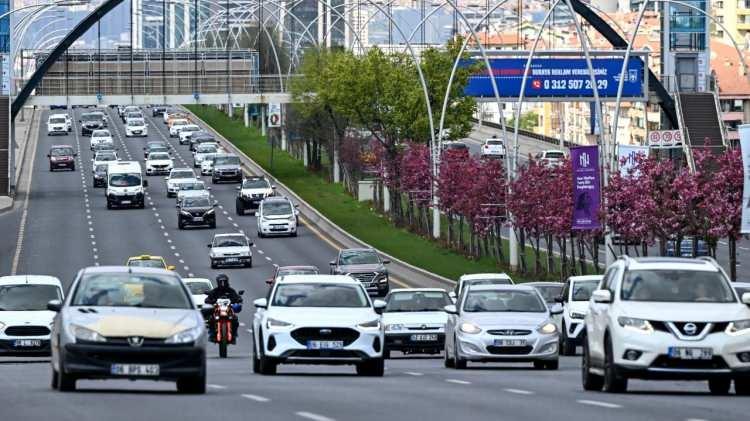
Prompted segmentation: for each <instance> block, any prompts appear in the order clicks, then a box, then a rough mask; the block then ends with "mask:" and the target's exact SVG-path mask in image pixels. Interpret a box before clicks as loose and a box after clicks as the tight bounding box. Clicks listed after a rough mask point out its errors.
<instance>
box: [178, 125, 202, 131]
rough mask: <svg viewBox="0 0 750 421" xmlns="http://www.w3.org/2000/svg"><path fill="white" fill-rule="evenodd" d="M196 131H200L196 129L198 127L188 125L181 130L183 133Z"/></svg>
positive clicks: (198, 128)
mask: <svg viewBox="0 0 750 421" xmlns="http://www.w3.org/2000/svg"><path fill="white" fill-rule="evenodd" d="M198 130H200V127H198V126H190V125H188V126H185V127H183V128H182V131H183V132H197V131H198Z"/></svg>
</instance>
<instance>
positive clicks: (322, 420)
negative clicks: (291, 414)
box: [295, 411, 335, 421]
mask: <svg viewBox="0 0 750 421" xmlns="http://www.w3.org/2000/svg"><path fill="white" fill-rule="evenodd" d="M295 415H297V416H298V417H302V418H307V419H308V420H313V421H335V420H334V419H333V418H328V417H326V416H325V415H319V414H314V413H312V412H305V411H297V412H295Z"/></svg>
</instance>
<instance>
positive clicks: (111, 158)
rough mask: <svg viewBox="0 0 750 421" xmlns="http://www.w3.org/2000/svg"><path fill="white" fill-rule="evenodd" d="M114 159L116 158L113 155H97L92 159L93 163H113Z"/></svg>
mask: <svg viewBox="0 0 750 421" xmlns="http://www.w3.org/2000/svg"><path fill="white" fill-rule="evenodd" d="M116 159H117V156H116V155H115V154H113V153H98V154H96V157H94V161H114V160H116Z"/></svg>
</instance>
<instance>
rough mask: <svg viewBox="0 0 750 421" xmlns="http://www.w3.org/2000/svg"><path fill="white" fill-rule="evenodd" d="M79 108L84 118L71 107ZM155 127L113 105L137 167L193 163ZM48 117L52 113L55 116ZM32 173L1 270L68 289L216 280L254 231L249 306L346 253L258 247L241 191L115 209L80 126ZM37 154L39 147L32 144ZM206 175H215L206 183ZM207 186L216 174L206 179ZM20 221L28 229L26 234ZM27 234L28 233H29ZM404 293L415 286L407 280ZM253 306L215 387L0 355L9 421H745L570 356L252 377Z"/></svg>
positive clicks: (7, 229) (154, 183) (238, 278)
mask: <svg viewBox="0 0 750 421" xmlns="http://www.w3.org/2000/svg"><path fill="white" fill-rule="evenodd" d="M70 112H73V113H74V114H75V116H74V121H77V116H78V115H79V114H80V112H81V111H80V110H71V111H70ZM144 114H145V115H146V117H147V119H148V120H149V125H150V126H149V136H148V138H128V139H126V138H125V137H124V128H123V125H122V124H121V123H120V120H119V118H118V117H117V115H116V113H115V112H114V111H113V110H110V111H109V116H110V130H111V131H112V134H113V136H114V137H115V142H116V144H117V145H118V147H119V148H120V154H121V157H122V158H123V159H126V160H131V159H132V160H139V161H143V151H142V147H143V145H145V143H146V140H147V139H159V140H166V141H167V142H169V143H170V144H171V145H172V147H173V149H174V155H175V158H176V161H175V167H177V166H188V167H189V166H190V164H191V163H192V157H191V155H190V152H189V151H188V148H187V146H180V145H179V144H178V142H177V140H176V139H174V138H169V137H168V136H167V135H166V133H167V132H166V126H165V125H164V124H163V123H162V122H161V121H160V120H157V119H153V118H151V114H150V110H145V112H144ZM47 115H48V112H46V111H45V112H43V113H42V114H41V119H42V122H45V121H46V117H47ZM43 127H44V125H42V130H41V131H40V132H39V134H38V138H37V145H36V150H35V152H34V153H30V154H28V155H27V156H29V158H30V161H29V165H28V166H27V167H26V171H24V175H23V177H22V179H21V182H20V186H21V188H22V191H21V194H20V196H19V201H18V203H19V204H18V205H17V206H16V207H15V209H14V210H12V211H10V212H6V213H5V214H2V215H0V233H2V236H3V238H4V239H7V240H6V241H3V242H2V244H0V256H1V260H0V273H1V274H8V273H11V271H12V270H13V268H15V269H16V270H15V272H16V273H19V274H47V275H54V276H57V277H59V278H60V279H61V280H62V281H63V283H64V284H65V286H66V287H67V286H69V285H70V282H71V280H72V279H73V277H74V276H75V273H76V271H77V270H78V269H80V268H82V267H85V266H88V265H109V264H115V265H117V264H123V263H124V262H125V260H126V259H127V258H128V257H129V256H133V255H138V254H145V253H148V254H155V255H161V256H164V257H165V258H166V259H167V261H168V262H169V263H170V264H174V265H176V266H177V271H178V272H180V274H181V275H183V276H191V277H192V276H195V277H211V278H213V277H214V276H215V275H216V274H217V273H219V271H217V270H211V269H210V268H209V261H208V255H207V251H208V249H207V247H206V244H207V243H208V242H209V241H210V239H211V237H212V235H213V233H214V232H231V231H238V230H243V231H244V232H245V233H247V234H248V235H249V236H250V237H251V239H252V241H254V242H255V247H254V249H253V251H254V266H253V268H252V269H225V270H222V272H225V273H227V274H229V276H230V278H231V280H232V285H233V286H234V287H235V288H236V289H243V290H245V295H244V297H245V302H246V303H250V302H252V300H253V299H255V298H258V297H263V296H265V295H266V291H267V290H266V288H267V287H266V285H265V282H264V280H265V279H266V278H268V277H269V276H270V274H271V271H272V268H273V267H272V264H274V263H277V264H280V265H287V264H312V265H317V266H318V267H319V268H320V269H321V270H322V271H323V272H326V271H327V266H328V262H329V261H330V260H331V259H332V258H334V257H335V253H336V251H337V250H336V249H335V248H334V246H333V245H332V244H331V243H329V242H328V241H326V240H325V239H323V238H321V237H319V236H318V235H317V234H315V233H314V232H313V231H311V230H310V229H308V228H307V227H304V226H303V227H302V228H301V230H300V232H299V237H297V238H273V239H260V238H257V236H256V233H255V218H254V217H253V216H243V217H238V216H236V215H235V214H234V196H235V194H236V190H235V186H236V185H235V184H228V185H212V186H211V187H212V194H213V196H214V198H215V199H216V200H217V201H218V202H219V208H218V221H217V222H218V226H217V228H216V230H211V229H189V230H183V231H181V230H178V229H177V215H176V209H175V201H174V199H171V198H167V196H166V186H165V182H164V181H163V178H162V177H159V176H154V177H149V187H148V192H149V193H148V196H147V197H148V200H147V206H146V209H143V210H138V209H127V210H125V209H123V210H107V209H106V203H105V199H104V197H103V194H104V193H103V191H102V190H103V189H94V188H93V187H92V184H91V183H92V182H91V159H92V154H91V152H90V150H89V148H88V138H82V137H81V136H80V134H79V133H80V132H79V130H75V129H74V130H73V132H72V133H71V134H69V135H67V136H60V137H49V136H47V135H46V132H45V131H44V129H43ZM53 144H70V145H73V146H74V147H76V148H77V149H78V151H79V155H78V158H77V159H78V161H77V167H76V171H74V172H65V171H61V172H49V170H48V163H47V158H46V153H47V151H48V149H49V147H50V146H51V145H53ZM32 146H33V145H32ZM204 178H205V177H204ZM209 181H210V180H209ZM19 227H20V229H19ZM19 233H20V236H19ZM398 282H399V283H400V284H402V285H394V286H405V285H408V281H403V280H399V281H398ZM252 311H253V309H252V308H251V306H250V305H246V306H245V310H244V312H243V313H242V314H241V315H240V316H241V320H242V323H243V324H242V326H241V328H240V329H241V336H240V338H239V341H238V345H237V346H234V347H230V350H229V353H230V358H228V359H225V360H220V359H219V358H218V350H217V348H216V347H215V346H212V345H211V344H209V349H210V353H209V361H208V383H209V386H208V392H207V394H206V395H203V396H184V395H179V394H177V393H176V390H175V387H174V384H173V383H153V382H146V381H142V382H128V381H106V382H102V381H80V382H79V385H78V387H79V392H78V393H66V394H63V393H60V392H56V391H53V390H52V389H50V387H49V382H50V368H49V364H48V362H47V361H46V360H45V359H43V358H42V359H26V358H11V357H6V358H0V377H2V379H3V380H2V381H0V408H2V409H0V411H1V412H0V414H2V416H0V419H2V420H20V419H23V420H44V421H47V420H49V419H50V414H54V415H55V417H56V418H57V419H61V420H75V421H82V420H101V419H108V420H127V421H131V420H133V419H144V420H154V419H176V418H177V417H180V418H185V419H209V417H217V416H219V415H220V416H221V417H222V418H227V419H251V418H258V419H264V420H305V419H308V420H313V421H329V420H383V419H397V420H398V419H416V420H421V419H424V420H456V419H472V420H498V419H507V420H540V419H545V418H550V417H554V418H572V417H576V418H580V419H599V418H601V417H607V419H608V420H645V419H659V420H682V421H685V420H688V419H693V420H696V419H705V420H728V419H745V418H747V408H748V407H750V398H746V397H744V398H743V397H736V396H728V397H716V396H711V395H709V394H708V388H707V385H706V384H705V383H704V382H696V383H691V382H664V383H660V382H649V383H647V382H640V381H632V382H631V386H630V390H631V393H629V394H627V395H604V394H599V393H589V392H583V390H582V388H581V382H580V357H561V365H560V370H559V371H536V370H533V369H532V368H531V365H530V364H522V365H486V366H484V365H470V366H469V369H468V370H451V369H446V368H443V361H442V358H420V357H408V358H404V357H402V356H401V355H400V354H398V353H394V354H395V357H396V358H394V359H391V360H388V361H387V362H386V374H385V376H384V377H383V378H362V377H357V376H356V375H355V373H354V369H353V368H352V367H346V366H344V367H327V366H281V368H280V375H278V376H272V377H269V376H261V375H257V374H253V373H252V371H251V359H250V353H251V351H250V350H251V340H250V336H249V334H248V326H249V325H250V324H251V323H250V320H251V318H252Z"/></svg>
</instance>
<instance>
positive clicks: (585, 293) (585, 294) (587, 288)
mask: <svg viewBox="0 0 750 421" xmlns="http://www.w3.org/2000/svg"><path fill="white" fill-rule="evenodd" d="M572 285H573V293H572V294H571V296H570V301H588V300H589V299H591V293H592V292H594V291H595V290H596V287H597V286H599V281H597V280H591V281H573V283H572Z"/></svg>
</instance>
